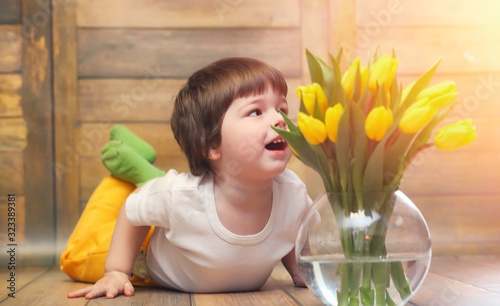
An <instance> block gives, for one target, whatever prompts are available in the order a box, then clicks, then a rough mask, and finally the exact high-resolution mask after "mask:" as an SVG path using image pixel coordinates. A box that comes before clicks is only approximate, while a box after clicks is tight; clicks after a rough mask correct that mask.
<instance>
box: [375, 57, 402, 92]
mask: <svg viewBox="0 0 500 306" xmlns="http://www.w3.org/2000/svg"><path fill="white" fill-rule="evenodd" d="M398 63H399V61H398V60H397V59H395V58H393V57H390V56H388V55H387V54H385V55H384V56H382V57H381V58H379V59H378V60H377V61H376V62H375V63H373V65H372V67H371V68H370V80H369V82H368V88H369V89H370V91H371V92H372V93H373V94H375V93H377V84H378V87H382V88H383V89H384V90H388V89H389V88H390V87H391V85H392V81H393V80H394V77H395V76H396V70H397V69H398Z"/></svg>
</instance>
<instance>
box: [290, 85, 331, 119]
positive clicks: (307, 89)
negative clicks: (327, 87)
mask: <svg viewBox="0 0 500 306" xmlns="http://www.w3.org/2000/svg"><path fill="white" fill-rule="evenodd" d="M295 93H297V96H298V97H299V99H301V100H302V103H304V107H305V108H306V110H307V112H308V113H309V115H312V114H313V113H314V105H315V104H316V99H317V100H318V106H319V109H320V110H321V111H322V112H323V113H324V112H325V111H326V109H327V108H328V99H327V98H326V95H325V93H324V91H323V88H321V85H319V84H318V83H313V84H312V85H309V86H299V87H298V88H297V89H296V90H295Z"/></svg>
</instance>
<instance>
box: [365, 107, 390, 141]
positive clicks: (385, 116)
mask: <svg viewBox="0 0 500 306" xmlns="http://www.w3.org/2000/svg"><path fill="white" fill-rule="evenodd" d="M392 122H393V116H392V111H391V110H390V109H387V108H385V107H384V106H379V107H375V108H374V109H372V110H371V111H370V112H369V113H368V116H366V121H365V132H366V136H368V138H370V139H374V140H376V141H380V140H382V138H384V136H385V133H387V130H388V129H389V128H390V127H391V125H392Z"/></svg>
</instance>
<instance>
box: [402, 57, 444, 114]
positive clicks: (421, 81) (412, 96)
mask: <svg viewBox="0 0 500 306" xmlns="http://www.w3.org/2000/svg"><path fill="white" fill-rule="evenodd" d="M440 62H441V61H437V63H436V64H434V66H432V67H431V68H430V69H429V70H427V71H426V72H425V73H424V74H422V76H420V78H418V80H417V81H416V82H415V85H413V87H412V88H411V90H410V92H409V93H408V95H407V96H406V99H405V100H404V101H403V103H402V104H401V107H400V108H399V110H398V113H399V114H401V115H402V114H403V113H404V111H405V110H406V109H407V108H408V107H409V106H410V105H411V104H413V102H415V100H416V99H417V96H418V94H419V93H420V92H421V91H422V90H424V89H425V88H426V87H427V86H429V84H430V82H431V80H432V77H433V76H434V72H436V69H437V67H438V65H439V63H440Z"/></svg>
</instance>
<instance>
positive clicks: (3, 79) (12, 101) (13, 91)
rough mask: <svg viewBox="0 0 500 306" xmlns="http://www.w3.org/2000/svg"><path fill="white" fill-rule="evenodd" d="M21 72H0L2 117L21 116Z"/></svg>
mask: <svg viewBox="0 0 500 306" xmlns="http://www.w3.org/2000/svg"><path fill="white" fill-rule="evenodd" d="M21 85H22V78H21V75H20V74H0V117H20V116H22V114H23V110H22V108H21V93H20V91H21Z"/></svg>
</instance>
